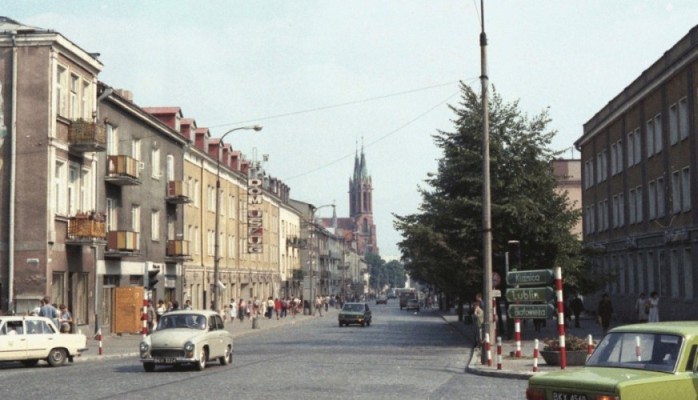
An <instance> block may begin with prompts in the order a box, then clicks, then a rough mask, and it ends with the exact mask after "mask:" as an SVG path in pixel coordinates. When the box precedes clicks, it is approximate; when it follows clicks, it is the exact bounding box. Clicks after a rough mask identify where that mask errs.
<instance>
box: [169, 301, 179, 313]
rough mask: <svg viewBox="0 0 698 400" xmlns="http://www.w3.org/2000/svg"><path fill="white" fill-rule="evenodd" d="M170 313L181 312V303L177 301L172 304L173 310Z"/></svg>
mask: <svg viewBox="0 0 698 400" xmlns="http://www.w3.org/2000/svg"><path fill="white" fill-rule="evenodd" d="M170 311H179V302H178V301H177V300H174V301H173V302H172V309H171V310H170Z"/></svg>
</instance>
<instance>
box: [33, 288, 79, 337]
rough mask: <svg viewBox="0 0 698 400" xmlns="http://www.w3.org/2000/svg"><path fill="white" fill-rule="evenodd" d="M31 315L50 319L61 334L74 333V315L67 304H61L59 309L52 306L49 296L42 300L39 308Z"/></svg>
mask: <svg viewBox="0 0 698 400" xmlns="http://www.w3.org/2000/svg"><path fill="white" fill-rule="evenodd" d="M30 314H32V315H38V316H40V317H46V318H50V319H51V321H53V324H54V325H56V327H57V328H58V329H59V330H60V332H61V333H71V332H72V331H73V314H71V313H70V311H68V307H66V305H65V304H61V305H60V306H58V307H56V305H55V304H51V298H50V297H48V296H46V297H44V298H43V299H41V301H40V302H39V307H37V308H35V309H34V310H33V311H32V312H31V313H30Z"/></svg>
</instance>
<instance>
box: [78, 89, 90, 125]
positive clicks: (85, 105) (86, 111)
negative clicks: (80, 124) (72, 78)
mask: <svg viewBox="0 0 698 400" xmlns="http://www.w3.org/2000/svg"><path fill="white" fill-rule="evenodd" d="M90 93H91V90H90V83H89V82H87V81H83V82H82V92H81V93H80V99H81V101H82V104H81V105H80V108H81V109H82V119H84V120H86V121H89V120H91V119H92V96H91V95H90Z"/></svg>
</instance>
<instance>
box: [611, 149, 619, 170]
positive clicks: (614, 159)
mask: <svg viewBox="0 0 698 400" xmlns="http://www.w3.org/2000/svg"><path fill="white" fill-rule="evenodd" d="M616 147H617V146H616V144H615V143H613V144H612V145H611V176H614V175H615V174H617V173H618V165H617V164H616V163H617V162H618V159H617V157H618V155H617V154H616V153H617V149H616Z"/></svg>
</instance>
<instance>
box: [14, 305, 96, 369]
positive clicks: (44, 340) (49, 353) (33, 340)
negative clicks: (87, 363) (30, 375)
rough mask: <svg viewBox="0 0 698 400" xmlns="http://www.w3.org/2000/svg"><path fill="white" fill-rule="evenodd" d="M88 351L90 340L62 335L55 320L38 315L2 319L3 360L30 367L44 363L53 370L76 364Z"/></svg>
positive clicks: (75, 335)
mask: <svg viewBox="0 0 698 400" xmlns="http://www.w3.org/2000/svg"><path fill="white" fill-rule="evenodd" d="M86 350H87V338H86V337H85V335H83V334H79V333H60V331H59V330H58V328H57V327H56V325H54V324H53V321H51V319H49V318H45V317H36V316H2V317H0V361H20V362H21V363H22V364H24V365H25V366H27V367H31V366H34V365H36V364H37V363H38V362H39V361H41V360H45V361H46V362H48V364H49V365H50V366H52V367H59V366H61V365H63V364H65V362H66V360H68V361H70V362H73V357H78V356H80V353H82V352H83V351H86Z"/></svg>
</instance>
